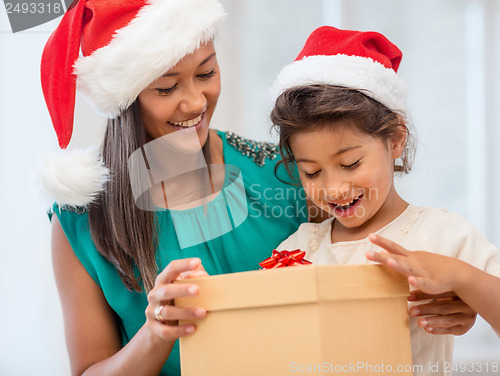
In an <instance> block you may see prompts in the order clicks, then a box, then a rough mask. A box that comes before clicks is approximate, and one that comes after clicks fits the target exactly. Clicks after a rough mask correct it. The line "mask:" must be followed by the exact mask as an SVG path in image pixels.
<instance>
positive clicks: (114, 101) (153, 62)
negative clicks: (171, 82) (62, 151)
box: [75, 0, 226, 118]
mask: <svg viewBox="0 0 500 376" xmlns="http://www.w3.org/2000/svg"><path fill="white" fill-rule="evenodd" d="M225 15H226V14H225V12H224V9H223V8H222V6H221V5H220V4H219V2H218V1H217V0H150V4H147V5H145V6H143V7H142V8H141V9H140V10H139V12H138V13H137V15H136V17H135V18H134V19H133V20H132V21H131V22H130V23H129V24H128V25H127V26H125V27H123V28H121V29H119V30H117V32H116V34H115V36H114V37H113V39H112V40H111V42H110V43H109V44H108V45H106V46H104V47H102V48H99V49H98V50H96V51H94V53H93V54H91V55H89V56H80V57H79V58H78V60H77V61H76V63H75V74H76V75H77V77H78V78H77V89H78V90H79V91H80V92H81V93H82V94H83V95H84V96H85V97H86V98H87V99H88V100H89V101H90V102H91V103H93V104H94V105H95V106H96V107H97V108H98V109H99V110H100V111H101V112H102V113H104V114H105V115H106V116H108V117H111V118H113V117H116V116H117V115H118V114H119V113H120V112H121V110H124V109H126V108H128V107H129V106H130V105H131V104H132V103H133V102H134V101H135V99H136V98H137V96H138V95H139V93H140V92H141V91H142V90H143V89H144V88H146V87H147V86H148V85H149V84H150V83H151V82H153V81H154V80H155V79H157V78H158V77H160V76H162V75H163V74H164V73H165V72H167V71H168V70H169V69H170V68H172V67H173V66H174V65H175V64H177V63H178V62H179V61H180V60H181V59H182V58H183V57H184V56H186V55H188V54H191V53H193V52H194V51H195V50H196V49H197V48H198V47H199V46H200V45H201V44H203V43H206V42H208V41H210V40H211V39H213V37H214V36H215V33H216V31H217V27H218V24H219V23H220V22H221V21H222V20H223V19H224V18H225Z"/></svg>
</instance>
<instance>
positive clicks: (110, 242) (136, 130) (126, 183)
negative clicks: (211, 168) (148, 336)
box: [89, 101, 210, 291]
mask: <svg viewBox="0 0 500 376" xmlns="http://www.w3.org/2000/svg"><path fill="white" fill-rule="evenodd" d="M147 142H148V140H147V136H146V132H145V130H144V126H143V122H142V117H141V113H140V109H139V105H138V103H137V101H136V102H134V103H133V104H132V105H131V106H130V107H129V108H128V109H127V110H125V111H123V112H122V113H121V115H120V116H118V117H117V118H115V119H109V120H108V125H107V129H106V134H105V137H104V145H103V152H102V154H103V161H104V164H105V165H106V167H108V168H109V170H110V180H109V181H108V183H107V184H106V187H105V190H104V191H103V192H102V193H101V194H100V195H99V197H98V198H97V200H96V201H95V202H94V203H92V204H91V206H90V207H89V228H90V233H91V236H92V240H93V241H94V244H95V246H96V248H97V250H98V251H99V252H100V253H101V254H102V255H103V256H104V257H105V258H106V259H107V260H108V261H109V262H110V263H112V264H113V266H114V267H115V268H116V270H117V272H118V273H119V275H120V277H121V279H122V282H123V284H124V285H125V286H126V287H127V288H128V289H129V290H135V291H142V290H143V289H144V290H146V291H149V290H151V289H152V288H153V286H154V283H155V279H156V276H157V274H158V265H157V261H156V250H157V246H158V236H157V234H158V224H157V220H156V214H155V212H154V211H149V210H142V209H139V208H138V207H137V205H136V204H135V201H134V196H133V193H132V188H131V184H130V176H129V171H128V160H129V157H130V155H131V154H132V153H133V152H134V151H136V150H137V149H139V148H140V147H142V146H143V145H145V144H146V143H147ZM208 145H209V139H208V138H207V141H206V142H205V145H204V146H203V152H204V155H205V159H207V164H209V163H210V153H209V149H210V148H209V146H208ZM172 236H175V234H172ZM141 284H142V286H141Z"/></svg>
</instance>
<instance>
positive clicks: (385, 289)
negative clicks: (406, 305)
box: [316, 264, 409, 301]
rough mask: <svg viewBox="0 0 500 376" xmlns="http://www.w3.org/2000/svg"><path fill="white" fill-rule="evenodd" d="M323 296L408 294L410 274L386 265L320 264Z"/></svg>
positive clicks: (320, 292) (368, 297)
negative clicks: (399, 271) (407, 276)
mask: <svg viewBox="0 0 500 376" xmlns="http://www.w3.org/2000/svg"><path fill="white" fill-rule="evenodd" d="M316 268H317V269H316V276H317V278H318V283H317V288H318V299H319V300H326V301H331V300H352V299H375V298H388V297H396V296H408V295H409V286H408V281H407V279H406V277H404V276H402V275H401V274H399V273H396V272H395V271H393V270H390V269H389V268H387V267H385V266H383V265H372V264H369V265H337V266H332V265H319V266H316Z"/></svg>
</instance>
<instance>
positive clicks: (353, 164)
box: [342, 159, 361, 170]
mask: <svg viewBox="0 0 500 376" xmlns="http://www.w3.org/2000/svg"><path fill="white" fill-rule="evenodd" d="M360 162H361V159H358V160H357V161H356V162H354V163H352V164H350V165H342V168H345V169H348V170H350V169H354V168H356V167H358V166H359V164H360Z"/></svg>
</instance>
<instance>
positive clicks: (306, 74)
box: [269, 54, 406, 114]
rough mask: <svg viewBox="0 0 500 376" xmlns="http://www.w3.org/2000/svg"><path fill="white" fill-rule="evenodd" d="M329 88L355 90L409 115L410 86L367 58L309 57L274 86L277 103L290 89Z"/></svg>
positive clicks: (283, 73)
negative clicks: (330, 86)
mask: <svg viewBox="0 0 500 376" xmlns="http://www.w3.org/2000/svg"><path fill="white" fill-rule="evenodd" d="M315 84H327V85H336V86H343V87H348V88H353V89H357V90H359V91H361V92H362V93H363V94H366V95H367V96H369V97H371V98H373V99H375V100H376V101H378V102H380V103H382V104H383V105H385V106H387V107H388V108H389V109H391V110H393V111H395V112H398V113H403V114H404V113H406V84H405V83H404V81H403V80H402V79H401V78H400V77H399V76H398V75H397V74H396V72H394V70H393V69H389V68H386V67H384V66H383V65H382V64H380V63H378V62H376V61H374V60H372V59H371V58H367V57H360V56H347V55H340V54H339V55H330V56H324V55H318V56H307V57H304V58H303V59H302V60H298V61H295V62H293V63H291V64H289V65H287V66H285V67H284V68H283V69H282V70H281V72H280V74H279V75H278V78H277V79H276V81H275V82H274V83H273V85H272V86H271V89H270V90H269V93H270V95H271V98H272V101H273V103H274V102H275V101H276V99H277V98H278V97H279V96H280V95H281V94H282V93H283V92H284V91H285V90H287V89H291V88H292V87H296V86H302V85H315Z"/></svg>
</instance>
